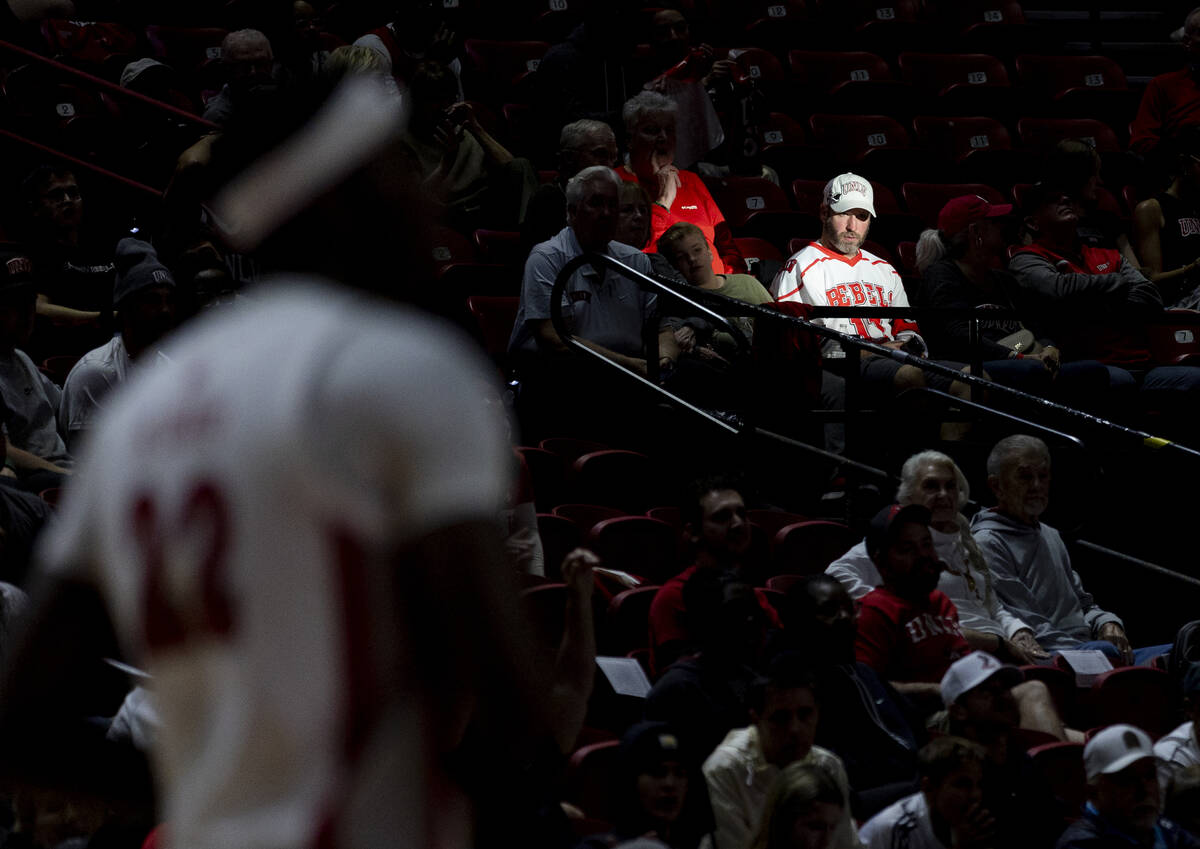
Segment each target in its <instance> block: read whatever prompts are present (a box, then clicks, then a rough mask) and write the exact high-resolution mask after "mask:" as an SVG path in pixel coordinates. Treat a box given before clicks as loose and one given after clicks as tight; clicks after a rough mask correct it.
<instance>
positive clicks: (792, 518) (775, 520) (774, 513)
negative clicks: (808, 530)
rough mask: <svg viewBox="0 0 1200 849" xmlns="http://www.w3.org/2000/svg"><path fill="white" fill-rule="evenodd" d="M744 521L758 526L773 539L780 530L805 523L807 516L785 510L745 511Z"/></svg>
mask: <svg viewBox="0 0 1200 849" xmlns="http://www.w3.org/2000/svg"><path fill="white" fill-rule="evenodd" d="M746 519H747V520H748V521H751V522H753V523H754V524H756V525H758V526H759V527H760V528H762V529H763V530H764V531H766V532H767V533H768V534H770V536H771V537H772V538H773V537H774V536H775V534H776V533H777V532H778V531H779V529H780V528H782V527H784V526H786V525H794V524H796V523H797V522H807V521H808V520H809V519H808V516H801V515H800V514H799V513H789V512H787V511H786V510H747V511H746Z"/></svg>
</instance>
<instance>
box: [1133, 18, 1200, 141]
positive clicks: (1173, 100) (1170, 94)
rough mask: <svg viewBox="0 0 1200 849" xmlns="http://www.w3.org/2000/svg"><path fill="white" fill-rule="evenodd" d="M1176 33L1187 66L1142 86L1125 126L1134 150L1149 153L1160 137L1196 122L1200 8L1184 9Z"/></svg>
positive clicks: (1199, 104) (1198, 118) (1198, 112)
mask: <svg viewBox="0 0 1200 849" xmlns="http://www.w3.org/2000/svg"><path fill="white" fill-rule="evenodd" d="M1179 34H1180V36H1181V39H1180V40H1181V42H1182V44H1183V48H1184V51H1185V55H1186V58H1187V66H1186V67H1184V68H1181V69H1179V70H1178V71H1170V72H1168V73H1165V74H1161V75H1159V76H1157V77H1155V78H1154V79H1152V80H1151V81H1150V84H1149V85H1147V86H1146V90H1145V92H1143V94H1142V102H1141V105H1140V106H1139V107H1138V112H1137V117H1135V118H1134V119H1133V124H1132V125H1130V128H1129V147H1130V149H1131V150H1133V151H1136V152H1137V153H1150V152H1151V151H1153V150H1154V149H1155V148H1156V147H1157V146H1158V145H1159V143H1160V142H1161V141H1162V140H1163V139H1166V138H1170V137H1171V136H1172V135H1174V134H1175V133H1177V132H1179V130H1181V129H1183V128H1184V127H1192V126H1196V125H1197V124H1200V83H1198V81H1197V75H1198V74H1200V8H1196V9H1192V11H1190V12H1188V14H1187V17H1186V18H1184V21H1183V29H1182V30H1180V33H1179Z"/></svg>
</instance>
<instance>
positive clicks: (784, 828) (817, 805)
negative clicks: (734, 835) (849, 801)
mask: <svg viewBox="0 0 1200 849" xmlns="http://www.w3.org/2000/svg"><path fill="white" fill-rule="evenodd" d="M845 811H846V804H845V801H844V797H843V795H842V792H841V790H840V789H839V787H838V785H837V782H835V781H834V780H833V778H832V776H830V775H829V773H828V772H826V771H825V770H823V769H821V768H820V767H819V766H816V765H813V764H807V763H803V762H797V763H791V764H788V765H787V766H786V767H784V768H783V770H782V771H781V772H780V773H779V776H778V777H777V778H776V779H775V782H774V784H772V785H771V791H770V793H769V795H768V796H767V802H766V805H764V807H763V813H762V819H761V820H760V823H759V826H758V830H757V833H756V835H755V838H754V842H753V843H751V844H750V845H749V847H748V849H831V847H833V846H834V845H835V841H836V839H837V834H838V829H839V826H840V824H841V822H842V820H843V819H844V817H845V815H846V813H845Z"/></svg>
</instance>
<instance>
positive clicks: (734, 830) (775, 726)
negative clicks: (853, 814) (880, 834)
mask: <svg viewBox="0 0 1200 849" xmlns="http://www.w3.org/2000/svg"><path fill="white" fill-rule="evenodd" d="M752 701H753V702H754V705H753V706H752V707H751V710H750V716H751V719H753V720H754V722H753V724H752V725H749V726H747V727H745V728H735V729H734V730H732V731H730V732H729V734H728V735H727V736H726V737H725V739H724V741H722V743H721V745H719V746H718V747H717V748H716V750H715V751H714V752H713V753H712V754H711V755H709V756H708V759H707V760H706V761H705V762H704V767H703V772H704V779H705V782H706V783H707V784H708V794H709V799H710V800H711V802H712V808H713V817H714V819H715V820H716V825H717V828H716V844H717V847H718V849H726V847H745V846H749V844H750V841H751V839H752V838H753V837H754V834H755V832H756V831H758V828H759V821H760V819H761V817H762V813H763V808H764V806H765V805H766V802H767V794H768V792H769V791H770V790H771V785H772V783H773V782H774V781H775V779H776V778H777V777H778V776H779V774H780V770H781V769H782V768H783V767H786V766H787V765H788V764H791V763H804V764H811V765H813V766H816V767H818V768H819V769H821V770H823V771H824V772H826V773H827V774H828V775H829V776H830V777H831V778H832V780H833V781H834V782H835V783H836V785H837V786H838V787H839V788H840V789H841V793H842V800H843V805H842V815H841V818H840V820H839V822H838V825H837V828H836V832H835V835H834V838H833V842H832V844H831V846H832V847H834V849H855V848H856V847H858V846H859V840H858V835H857V834H856V832H855V829H854V823H853V822H852V821H851V819H850V787H849V782H848V781H847V779H846V770H845V768H844V767H843V766H842V761H841V759H840V758H838V756H837V755H835V754H834V753H833V752H830V751H829V750H827V749H822V748H821V747H820V746H814V745H813V739H814V738H815V736H816V733H817V721H818V718H819V709H818V706H817V699H816V694H815V693H814V690H813V683H812V678H811V676H810V675H809V673H808V672H807V671H806V670H804V669H803V668H801V667H800V666H799V661H798V659H797V658H796V657H794V656H791V655H787V654H785V655H780V656H779V657H778V658H776V659H775V660H774V661H773V662H772V664H771V667H770V669H769V670H768V674H767V678H766V680H764V681H762V682H760V683H759V685H757V686H756V687H755V690H754V694H753V695H752Z"/></svg>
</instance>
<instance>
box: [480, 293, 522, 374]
mask: <svg viewBox="0 0 1200 849" xmlns="http://www.w3.org/2000/svg"><path fill="white" fill-rule="evenodd" d="M520 306H521V299H520V298H513V297H489V296H487V295H471V296H469V297H468V298H467V309H468V310H469V311H470V313H471V315H472V316H474V317H475V323H476V324H478V325H479V333H480V336H481V337H482V338H483V347H484V350H486V351H487V352H488V354H490V355H491V356H492V357H493V358H495V359H501V358H503V357H504V356H505V355H506V354H507V353H508V340H509V338H510V337H511V336H512V330H513V324H514V323H515V322H516V320H517V310H518V309H520Z"/></svg>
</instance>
